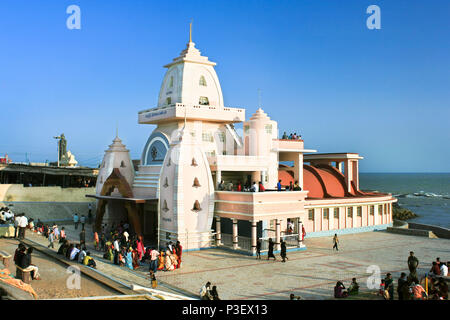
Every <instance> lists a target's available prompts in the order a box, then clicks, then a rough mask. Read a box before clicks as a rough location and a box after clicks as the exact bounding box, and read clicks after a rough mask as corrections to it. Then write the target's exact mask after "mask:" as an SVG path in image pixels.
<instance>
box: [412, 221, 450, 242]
mask: <svg viewBox="0 0 450 320" xmlns="http://www.w3.org/2000/svg"><path fill="white" fill-rule="evenodd" d="M408 225H409V228H410V229H417V230H428V231H432V232H433V233H434V234H435V235H436V236H438V237H439V238H444V239H450V229H446V228H443V227H438V226H433V225H428V224H420V223H413V222H408Z"/></svg>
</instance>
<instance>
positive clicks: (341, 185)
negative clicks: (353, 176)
mask: <svg viewBox="0 0 450 320" xmlns="http://www.w3.org/2000/svg"><path fill="white" fill-rule="evenodd" d="M280 167H283V168H284V169H285V170H278V179H280V180H281V184H282V185H283V186H289V182H290V181H292V182H293V183H294V172H293V171H292V170H286V169H287V168H289V167H288V166H286V165H280ZM303 189H304V190H307V191H309V192H308V198H310V199H323V198H345V197H364V196H384V195H386V194H384V193H374V192H370V193H369V192H362V191H360V190H357V189H356V186H355V184H354V183H353V182H352V186H351V190H352V191H351V192H347V184H346V182H345V177H344V175H343V174H342V173H341V172H340V171H339V170H337V169H336V168H334V167H332V166H329V165H326V164H321V165H317V166H310V165H306V164H305V165H303Z"/></svg>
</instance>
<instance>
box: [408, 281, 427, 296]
mask: <svg viewBox="0 0 450 320" xmlns="http://www.w3.org/2000/svg"><path fill="white" fill-rule="evenodd" d="M411 291H412V295H413V300H425V299H426V298H427V293H426V292H425V289H424V288H423V287H422V286H421V285H420V284H415V283H414V282H413V283H412V284H411Z"/></svg>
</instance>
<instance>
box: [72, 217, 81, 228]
mask: <svg viewBox="0 0 450 320" xmlns="http://www.w3.org/2000/svg"><path fill="white" fill-rule="evenodd" d="M73 223H74V224H75V230H77V229H78V224H79V223H80V217H78V214H77V213H75V214H74V215H73Z"/></svg>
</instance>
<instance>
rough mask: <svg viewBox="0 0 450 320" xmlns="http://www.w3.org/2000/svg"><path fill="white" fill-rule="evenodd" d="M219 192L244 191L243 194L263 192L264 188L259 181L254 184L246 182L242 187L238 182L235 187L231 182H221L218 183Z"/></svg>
mask: <svg viewBox="0 0 450 320" xmlns="http://www.w3.org/2000/svg"><path fill="white" fill-rule="evenodd" d="M218 190H219V191H238V192H241V191H244V192H264V191H266V188H265V187H264V185H263V183H262V182H261V181H259V182H256V181H253V183H251V182H250V181H247V182H246V183H245V184H244V185H242V183H241V181H238V182H237V184H236V187H235V186H234V185H233V182H231V181H230V182H228V183H225V182H224V181H223V180H221V181H220V183H219V185H218Z"/></svg>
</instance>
